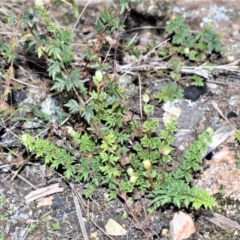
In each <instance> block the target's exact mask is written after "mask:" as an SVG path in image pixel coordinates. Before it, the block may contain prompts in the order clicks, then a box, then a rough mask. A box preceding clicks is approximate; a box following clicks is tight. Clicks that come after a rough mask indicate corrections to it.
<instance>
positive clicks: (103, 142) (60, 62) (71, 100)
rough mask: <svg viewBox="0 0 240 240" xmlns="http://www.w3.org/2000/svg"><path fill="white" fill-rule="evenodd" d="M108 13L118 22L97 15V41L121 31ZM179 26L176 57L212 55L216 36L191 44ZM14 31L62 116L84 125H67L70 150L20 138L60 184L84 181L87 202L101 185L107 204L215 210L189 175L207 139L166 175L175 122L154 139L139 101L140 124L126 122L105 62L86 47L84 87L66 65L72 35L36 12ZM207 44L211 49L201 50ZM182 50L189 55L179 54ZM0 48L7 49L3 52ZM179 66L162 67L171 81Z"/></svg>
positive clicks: (120, 92)
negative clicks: (137, 202) (142, 199)
mask: <svg viewBox="0 0 240 240" xmlns="http://www.w3.org/2000/svg"><path fill="white" fill-rule="evenodd" d="M129 3H130V1H129V0H121V10H120V11H121V12H122V11H125V10H126V9H127V8H128V7H129ZM118 10H119V9H118ZM115 14H118V16H120V15H119V12H115V11H114V12H112V11H110V10H104V11H103V13H102V14H101V17H100V19H99V21H97V23H96V26H97V28H98V30H99V31H100V32H101V33H103V35H104V34H105V33H107V34H109V35H112V36H113V33H114V32H115V31H116V30H117V31H120V32H121V31H123V29H124V25H123V24H122V20H121V19H120V17H115V16H114V15H115ZM180 23H181V24H179V23H178V22H174V23H173V24H172V25H170V26H169V28H168V29H169V32H172V33H173V34H175V37H174V38H173V41H172V43H173V44H176V45H178V48H177V49H178V50H176V49H175V50H176V52H177V53H179V54H185V55H188V54H189V56H191V57H190V59H191V60H192V59H194V58H195V60H196V61H198V60H199V54H200V52H199V49H200V47H201V49H203V47H204V46H205V45H206V49H205V52H208V51H210V50H211V49H212V50H215V51H216V50H218V49H219V47H217V45H216V44H217V38H216V36H214V35H213V34H210V33H209V32H205V35H204V34H203V35H199V36H197V37H193V38H190V37H189V36H188V35H189V34H190V33H189V28H188V27H187V26H185V28H183V26H182V25H183V21H182V20H181V19H180ZM21 25H22V26H23V27H24V29H25V30H26V32H27V33H28V34H29V35H31V38H32V40H31V41H26V43H25V49H27V50H28V51H31V52H32V53H33V52H34V53H35V54H36V56H38V57H39V58H42V59H44V60H45V61H46V63H47V67H48V68H47V71H48V73H49V76H50V77H51V78H52V80H53V86H52V89H51V90H53V91H54V90H55V91H58V92H63V93H64V94H63V95H64V102H62V103H63V104H62V105H63V106H64V107H66V108H67V111H66V112H67V113H68V114H69V113H70V114H73V115H74V116H75V117H76V118H77V119H78V120H80V121H82V124H83V125H82V126H83V131H82V132H78V131H77V130H74V129H73V128H71V127H67V128H66V131H64V133H65V134H66V136H65V137H66V139H65V141H66V144H67V146H72V145H74V143H77V144H78V145H77V147H71V148H70V149H69V147H66V146H58V145H56V144H54V143H53V142H50V141H49V140H43V139H40V138H36V139H35V138H34V137H32V136H30V135H23V137H22V140H23V143H24V144H25V145H26V147H27V148H28V149H29V151H30V152H32V153H34V154H36V157H42V158H44V159H45V162H46V164H49V165H50V166H51V167H52V168H54V169H57V168H58V167H59V166H61V167H62V168H63V169H64V175H65V177H66V178H67V179H69V180H74V181H78V182H86V183H89V188H88V189H87V191H86V192H85V196H86V197H90V196H91V195H92V194H93V193H94V191H95V190H96V189H97V188H98V187H100V186H102V187H103V186H104V187H107V189H108V191H109V197H110V199H111V198H114V197H116V196H117V195H118V194H119V192H121V191H123V192H125V193H129V195H130V194H133V193H134V191H141V192H143V193H149V192H150V193H151V194H150V197H151V198H153V204H154V206H155V207H159V206H163V205H164V204H167V203H173V204H175V205H176V206H178V207H180V206H182V205H185V206H186V207H188V206H189V205H190V204H191V205H192V206H193V207H194V208H199V207H200V206H204V207H207V208H211V207H213V206H214V204H215V201H214V199H213V198H211V197H210V196H209V195H208V194H207V192H205V191H203V190H200V189H197V188H196V187H190V182H191V181H192V179H193V174H194V172H195V171H197V170H199V169H200V166H201V163H202V158H201V152H202V151H204V150H205V149H206V146H207V143H208V142H209V140H210V135H209V134H206V135H202V136H200V138H199V140H198V141H197V142H196V143H194V144H193V145H192V146H191V147H190V148H189V150H188V151H187V152H186V154H185V155H184V157H183V159H182V162H181V163H180V164H179V166H178V167H177V169H175V170H174V169H172V164H173V160H174V159H173V156H172V154H171V153H172V152H173V151H174V150H175V149H174V147H172V143H173V141H174V137H173V134H174V132H176V130H177V120H176V119H172V121H171V122H170V123H168V124H166V126H165V128H164V129H161V131H160V132H159V133H158V134H157V133H156V131H157V129H158V121H157V120H156V119H152V118H151V117H150V116H151V113H152V112H153V111H154V107H153V106H152V105H150V104H148V101H149V99H148V98H149V97H147V96H145V98H144V102H145V103H146V104H144V106H143V111H144V114H145V115H144V117H145V118H144V119H142V122H140V121H136V120H135V121H133V120H132V119H128V120H127V114H128V109H127V107H126V99H127V94H126V92H125V89H124V88H123V87H121V86H119V83H118V81H116V79H115V78H114V77H113V76H112V75H111V74H109V72H108V71H107V70H108V69H109V68H110V67H111V66H110V64H108V63H107V62H102V60H101V58H99V57H98V55H97V53H96V52H93V51H92V50H91V49H89V50H88V51H87V52H86V59H87V61H89V64H88V67H89V68H90V69H91V71H94V75H93V76H92V77H90V81H91V84H89V85H90V86H89V85H87V84H85V81H84V80H83V79H82V76H84V74H83V73H82V72H80V70H79V69H78V68H74V64H71V63H72V62H73V59H74V52H73V43H72V42H73V33H72V32H71V31H69V30H64V29H61V28H60V27H59V26H58V25H57V24H55V23H54V22H53V21H52V19H51V17H50V15H49V12H48V11H47V10H46V9H44V8H43V7H42V6H37V7H36V8H34V9H31V8H28V9H27V10H26V11H25V12H24V14H23V17H22V19H21ZM206 41H210V42H211V44H210V45H207V43H206ZM201 42H202V43H203V44H201V46H200V45H199V46H200V47H198V48H199V49H195V48H194V47H192V48H191V46H193V45H194V44H195V43H201ZM204 44H205V45H204ZM213 44H214V46H215V48H213ZM187 46H188V47H189V48H191V49H186V48H187ZM3 49H4V50H5V51H7V47H6V46H3ZM188 50H189V51H188ZM194 51H196V52H197V53H196V54H195V52H194ZM183 64H184V63H181V61H180V58H178V57H177V58H172V59H171V60H170V61H169V63H168V66H169V67H170V68H171V69H172V70H173V71H172V72H173V73H172V75H171V77H172V78H174V79H175V80H178V79H179V78H180V76H181V75H180V70H181V67H182V65H183ZM86 71H87V70H86ZM89 73H90V71H89ZM197 81H198V82H200V81H201V80H200V79H197ZM179 96H182V91H181V90H179V89H177V88H176V85H170V86H168V87H166V88H165V89H164V90H163V92H162V93H161V94H159V95H157V96H156V97H157V98H158V99H159V100H163V101H165V100H173V99H174V98H176V97H179ZM60 97H61V96H60ZM74 120H75V119H74ZM62 128H63V129H64V128H65V127H64V126H63V127H62ZM71 144H72V145H71ZM74 146H75V145H74ZM72 149H74V151H72Z"/></svg>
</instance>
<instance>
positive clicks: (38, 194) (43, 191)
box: [25, 183, 64, 204]
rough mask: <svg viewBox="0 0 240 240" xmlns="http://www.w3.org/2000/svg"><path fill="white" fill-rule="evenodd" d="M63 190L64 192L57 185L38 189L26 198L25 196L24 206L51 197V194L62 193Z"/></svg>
mask: <svg viewBox="0 0 240 240" xmlns="http://www.w3.org/2000/svg"><path fill="white" fill-rule="evenodd" d="M63 190H64V189H63V188H60V187H59V183H56V184H53V185H51V186H48V187H45V188H40V189H37V190H35V191H32V192H31V193H29V194H28V195H27V196H25V202H26V204H28V203H30V202H32V201H34V200H36V199H39V198H42V197H45V196H47V195H51V194H53V193H57V192H62V191H63Z"/></svg>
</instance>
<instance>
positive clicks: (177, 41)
mask: <svg viewBox="0 0 240 240" xmlns="http://www.w3.org/2000/svg"><path fill="white" fill-rule="evenodd" d="M166 31H167V32H168V33H169V34H171V42H170V43H169V44H168V45H167V46H166V47H165V48H164V49H162V50H161V52H160V55H161V56H163V57H166V56H171V57H170V59H169V61H168V63H167V64H168V67H169V68H170V69H172V71H171V72H170V77H171V78H172V79H173V80H175V81H179V79H180V78H181V75H182V74H181V72H180V70H181V68H182V67H183V66H184V65H186V62H188V64H189V63H203V62H204V61H209V59H208V58H209V56H210V55H211V54H212V53H213V52H215V53H217V54H221V53H222V51H223V46H222V44H221V42H220V37H219V35H217V34H216V33H215V32H214V30H213V28H212V27H211V26H208V27H206V28H205V29H204V30H202V31H201V32H199V33H198V34H193V33H192V32H191V29H190V26H189V25H188V24H186V23H185V22H184V18H183V17H182V16H178V17H176V19H175V20H173V21H171V22H170V23H169V24H168V25H167V27H166ZM193 80H194V81H195V84H196V85H197V86H203V79H202V78H201V77H199V76H197V75H194V76H193Z"/></svg>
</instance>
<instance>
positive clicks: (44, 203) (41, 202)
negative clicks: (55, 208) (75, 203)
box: [37, 196, 53, 207]
mask: <svg viewBox="0 0 240 240" xmlns="http://www.w3.org/2000/svg"><path fill="white" fill-rule="evenodd" d="M37 202H38V203H37V206H38V207H41V206H51V205H52V203H53V196H51V197H47V198H41V199H39V200H38V201H37Z"/></svg>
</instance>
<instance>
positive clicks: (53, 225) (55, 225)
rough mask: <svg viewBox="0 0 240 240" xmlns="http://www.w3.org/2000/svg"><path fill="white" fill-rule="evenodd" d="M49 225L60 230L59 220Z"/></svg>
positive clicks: (55, 229)
mask: <svg viewBox="0 0 240 240" xmlns="http://www.w3.org/2000/svg"><path fill="white" fill-rule="evenodd" d="M51 226H52V229H53V230H54V231H57V230H61V225H60V222H59V221H56V222H54V223H53V224H52V225H51Z"/></svg>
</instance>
